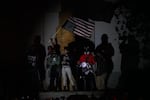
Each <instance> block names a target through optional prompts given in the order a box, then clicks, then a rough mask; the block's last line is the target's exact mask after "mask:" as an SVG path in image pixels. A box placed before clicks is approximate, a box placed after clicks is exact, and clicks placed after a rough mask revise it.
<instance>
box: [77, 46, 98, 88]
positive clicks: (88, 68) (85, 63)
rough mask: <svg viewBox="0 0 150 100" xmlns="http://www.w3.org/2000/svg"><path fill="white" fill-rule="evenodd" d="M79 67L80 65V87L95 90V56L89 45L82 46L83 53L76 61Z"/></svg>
mask: <svg viewBox="0 0 150 100" xmlns="http://www.w3.org/2000/svg"><path fill="white" fill-rule="evenodd" d="M78 64H79V67H81V75H80V77H81V79H83V80H82V81H83V82H82V83H84V84H82V86H83V87H84V86H85V88H83V87H82V88H81V89H83V90H94V89H95V90H96V83H95V75H94V65H95V64H96V61H95V57H94V55H93V54H92V52H91V51H90V48H89V46H85V47H84V53H83V54H82V55H81V56H80V59H79V61H78Z"/></svg>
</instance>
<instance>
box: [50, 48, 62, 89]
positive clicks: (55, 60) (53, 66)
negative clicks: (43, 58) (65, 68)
mask: <svg viewBox="0 0 150 100" xmlns="http://www.w3.org/2000/svg"><path fill="white" fill-rule="evenodd" d="M47 68H49V69H50V73H49V75H50V87H49V90H50V91H57V90H60V71H61V67H60V55H58V54H57V53H56V51H55V49H54V50H53V51H52V53H51V55H50V56H49V57H48V58H47ZM55 82H56V84H55Z"/></svg>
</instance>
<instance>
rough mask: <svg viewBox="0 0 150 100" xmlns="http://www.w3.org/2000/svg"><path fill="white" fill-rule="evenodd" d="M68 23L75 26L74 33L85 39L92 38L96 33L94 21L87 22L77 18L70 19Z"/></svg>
mask: <svg viewBox="0 0 150 100" xmlns="http://www.w3.org/2000/svg"><path fill="white" fill-rule="evenodd" d="M68 21H69V22H71V23H72V24H73V25H74V28H73V31H72V32H73V33H74V34H76V35H79V36H82V37H85V38H90V37H91V35H92V33H94V29H95V24H94V21H92V20H90V19H89V20H88V21H85V20H83V19H80V18H76V17H69V18H68Z"/></svg>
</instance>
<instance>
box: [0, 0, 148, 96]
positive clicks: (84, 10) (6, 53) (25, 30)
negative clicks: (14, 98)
mask: <svg viewBox="0 0 150 100" xmlns="http://www.w3.org/2000/svg"><path fill="white" fill-rule="evenodd" d="M85 1H86V2H85ZM112 1H113V0H112ZM57 3H58V1H57V0H13V1H1V2H0V35H1V36H0V80H1V83H0V88H2V89H0V90H1V91H0V92H1V93H0V94H1V95H2V96H4V97H6V96H7V97H8V96H9V95H16V94H17V92H18V90H17V88H18V85H19V81H20V79H21V74H22V73H21V72H22V70H23V69H22V68H23V67H22V66H23V57H24V53H25V50H26V47H27V44H28V40H29V38H30V36H31V34H32V33H33V29H34V28H35V24H36V22H37V21H38V20H39V19H40V18H43V17H44V14H45V13H46V12H48V11H49V10H53V8H54V7H55V6H56V5H57ZM122 3H124V5H126V6H127V7H128V8H131V9H132V10H133V11H134V12H135V13H136V14H137V13H144V15H145V16H148V15H149V11H148V10H149V3H148V1H146V0H145V1H144V0H118V1H117V2H105V1H103V0H62V1H61V4H62V11H63V10H71V11H72V12H73V13H74V14H75V15H76V16H80V17H84V18H88V17H90V18H92V19H94V20H97V21H106V22H109V21H110V19H111V17H112V14H113V11H114V9H115V7H116V6H117V5H119V4H122ZM146 18H147V20H149V19H148V17H146ZM20 87H21V86H20Z"/></svg>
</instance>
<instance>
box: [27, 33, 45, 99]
mask: <svg viewBox="0 0 150 100" xmlns="http://www.w3.org/2000/svg"><path fill="white" fill-rule="evenodd" d="M40 42H41V37H40V36H39V35H37V36H35V38H34V41H33V44H32V45H31V47H30V48H29V49H28V50H27V54H26V59H27V62H26V64H27V69H26V70H27V74H26V78H27V79H28V80H27V81H28V83H29V87H28V88H29V89H31V90H29V91H28V92H31V95H32V97H34V96H36V97H38V96H37V95H38V92H39V90H40V89H42V88H43V81H44V79H45V66H44V61H45V56H46V51H45V47H44V45H42V44H41V43H40ZM30 86H31V87H30Z"/></svg>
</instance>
